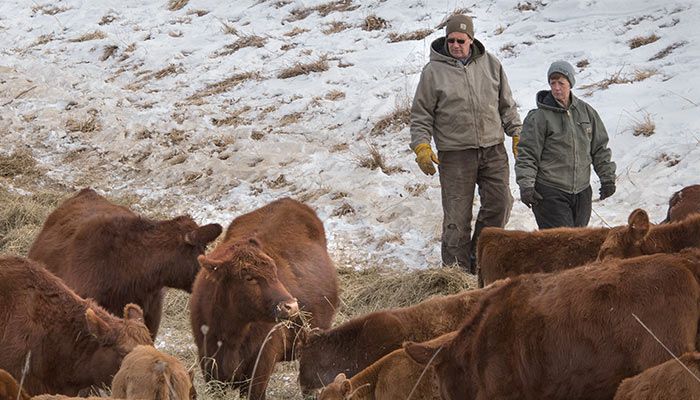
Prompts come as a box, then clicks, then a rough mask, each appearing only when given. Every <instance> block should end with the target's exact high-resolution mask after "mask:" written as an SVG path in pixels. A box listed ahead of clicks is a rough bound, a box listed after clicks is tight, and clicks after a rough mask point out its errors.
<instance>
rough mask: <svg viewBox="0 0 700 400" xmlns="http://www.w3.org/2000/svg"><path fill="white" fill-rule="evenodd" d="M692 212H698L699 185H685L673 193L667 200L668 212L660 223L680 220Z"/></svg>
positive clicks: (699, 211) (699, 206)
mask: <svg viewBox="0 0 700 400" xmlns="http://www.w3.org/2000/svg"><path fill="white" fill-rule="evenodd" d="M694 213H700V185H691V186H686V187H684V188H683V189H681V190H679V191H677V192H676V193H674V194H673V196H671V200H669V202H668V213H667V214H666V219H665V220H664V221H663V222H662V223H668V222H674V221H681V220H682V219H684V218H686V217H687V216H689V215H691V214H694Z"/></svg>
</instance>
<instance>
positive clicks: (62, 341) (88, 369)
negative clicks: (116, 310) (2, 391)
mask: <svg viewBox="0 0 700 400" xmlns="http://www.w3.org/2000/svg"><path fill="white" fill-rule="evenodd" d="M123 312H124V315H125V318H124V319H121V318H117V317H114V316H113V315H111V314H110V313H108V312H107V311H105V310H104V309H102V308H101V307H99V306H97V305H96V304H94V303H93V302H91V301H87V300H83V299H82V298H80V297H79V296H77V295H76V294H75V293H74V292H73V291H72V290H71V289H69V288H68V287H67V286H66V285H65V284H64V283H63V282H62V281H61V280H60V279H59V278H57V277H56V276H54V275H53V274H51V273H49V272H48V271H46V270H45V269H44V268H43V267H42V266H41V265H40V264H39V263H36V262H33V261H30V260H27V259H24V258H20V257H5V258H0V320H2V321H3V324H2V325H0V349H3V351H1V352H0V368H3V369H5V370H7V371H8V372H9V373H10V374H11V375H13V376H22V368H23V366H24V365H25V363H27V362H29V365H30V368H29V370H28V372H27V373H26V375H25V380H24V388H25V389H26V390H27V392H28V393H29V394H30V395H34V394H40V393H64V394H67V395H75V394H77V393H78V391H79V390H82V389H85V388H87V387H90V386H91V385H101V384H108V383H109V382H110V381H111V376H112V375H113V374H114V373H115V372H116V371H117V370H118V368H119V364H120V363H121V360H122V358H123V357H124V356H125V355H126V354H127V353H128V352H129V351H131V349H133V348H134V347H135V346H136V345H138V344H152V341H151V338H150V335H149V333H148V330H147V329H146V327H145V326H144V324H143V314H142V312H141V309H140V308H139V307H138V306H136V305H133V304H129V305H127V306H126V307H125V308H124V310H123Z"/></svg>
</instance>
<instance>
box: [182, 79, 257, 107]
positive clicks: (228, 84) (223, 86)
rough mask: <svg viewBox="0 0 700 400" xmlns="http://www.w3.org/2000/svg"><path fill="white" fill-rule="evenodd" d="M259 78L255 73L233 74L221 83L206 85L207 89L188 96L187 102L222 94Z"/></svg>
mask: <svg viewBox="0 0 700 400" xmlns="http://www.w3.org/2000/svg"><path fill="white" fill-rule="evenodd" d="M259 78H260V75H259V74H258V73H257V72H242V73H240V74H235V75H233V76H231V77H229V78H226V79H224V80H223V81H221V82H216V83H212V84H209V85H207V87H205V88H204V89H202V90H200V91H198V92H195V93H194V94H192V95H191V96H189V97H188V98H187V100H189V101H193V100H197V99H201V98H204V97H208V96H213V95H216V94H219V93H224V92H226V91H228V90H229V89H231V88H233V87H235V86H238V85H240V84H241V83H243V82H246V81H249V80H252V79H259Z"/></svg>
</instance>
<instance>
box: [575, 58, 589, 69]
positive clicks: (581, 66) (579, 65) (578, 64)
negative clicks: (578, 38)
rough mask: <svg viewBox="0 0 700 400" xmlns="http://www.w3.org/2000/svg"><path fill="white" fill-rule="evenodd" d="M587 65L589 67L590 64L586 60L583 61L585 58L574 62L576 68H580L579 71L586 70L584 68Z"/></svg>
mask: <svg viewBox="0 0 700 400" xmlns="http://www.w3.org/2000/svg"><path fill="white" fill-rule="evenodd" d="M589 65H590V62H589V61H588V60H587V59H585V58H584V59H583V60H578V61H577V62H576V66H577V67H578V68H581V69H584V68H586V67H587V66H589Z"/></svg>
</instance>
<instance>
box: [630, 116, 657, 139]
mask: <svg viewBox="0 0 700 400" xmlns="http://www.w3.org/2000/svg"><path fill="white" fill-rule="evenodd" d="M655 130H656V123H654V121H653V120H652V119H651V114H650V113H648V112H644V115H643V116H642V118H641V119H634V124H633V125H632V134H633V135H634V136H651V135H653V134H654V133H656V132H655Z"/></svg>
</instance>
